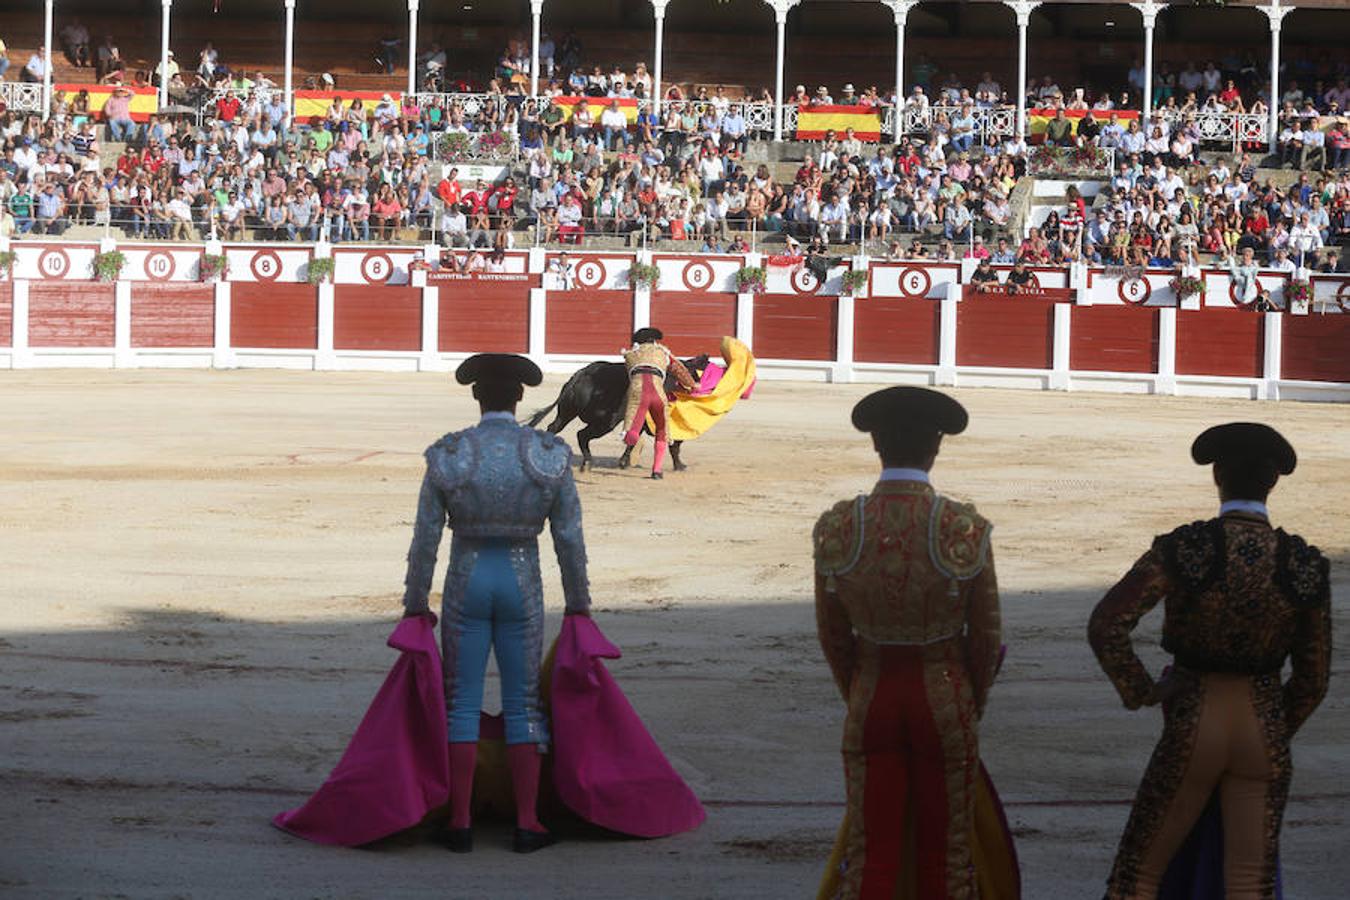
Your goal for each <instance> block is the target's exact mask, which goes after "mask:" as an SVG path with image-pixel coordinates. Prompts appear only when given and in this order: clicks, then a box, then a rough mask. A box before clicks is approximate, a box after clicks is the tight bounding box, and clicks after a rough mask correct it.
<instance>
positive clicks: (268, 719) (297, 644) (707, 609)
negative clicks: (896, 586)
mask: <svg viewBox="0 0 1350 900" xmlns="http://www.w3.org/2000/svg"><path fill="white" fill-rule="evenodd" d="M1347 562H1350V560H1347V559H1346V558H1344V557H1342V558H1340V559H1338V560H1336V561H1335V562H1334V564H1333V565H1334V566H1335V567H1336V569H1335V571H1336V573H1338V574H1339V573H1343V572H1344V571H1345V566H1346V564H1347ZM1104 588H1105V585H1102V586H1100V587H1098V588H1093V589H1091V590H1088V589H1084V590H1078V591H1044V592H1042V591H1016V590H1005V593H1004V598H1003V605H1004V620H1005V638H1006V640H1007V643H1008V645H1009V652H1008V658H1007V662H1006V664H1005V666H1004V670H1003V673H1002V675H1001V677H1000V680H999V683H998V685H997V686H996V687H995V690H994V694H993V697H992V699H991V706H990V712H989V714H988V716H987V717H986V719H985V721H984V723H983V724H982V743H983V753H984V757H985V760H986V763H987V765H988V767H989V769H990V771H991V773H992V775H993V777H994V779H995V781H996V783H997V784H998V787H999V789H1000V791H1001V793H1002V794H1003V797H1004V800H1005V802H1006V804H1007V807H1008V815H1009V819H1010V822H1011V825H1012V827H1013V830H1014V833H1015V835H1016V836H1017V838H1018V849H1019V852H1020V854H1021V857H1022V865H1023V880H1024V885H1025V888H1026V891H1027V894H1026V896H1028V897H1081V896H1091V895H1093V894H1094V893H1095V892H1096V891H1098V890H1099V889H1100V886H1101V884H1102V880H1103V879H1104V877H1105V874H1106V871H1107V868H1108V866H1109V862H1110V859H1111V855H1112V853H1113V850H1114V845H1115V841H1116V839H1117V837H1118V836H1119V832H1120V829H1121V826H1122V825H1123V822H1124V817H1125V815H1126V812H1127V809H1128V802H1129V799H1130V797H1131V795H1132V792H1133V789H1134V787H1135V784H1136V783H1137V779H1138V776H1139V773H1140V772H1141V771H1142V769H1143V766H1144V763H1145V761H1146V759H1147V755H1148V752H1149V749H1150V748H1151V746H1152V742H1153V739H1154V738H1155V737H1156V733H1157V725H1158V723H1157V719H1156V717H1155V716H1154V715H1151V714H1148V713H1141V714H1133V715H1131V714H1127V713H1126V712H1125V711H1124V710H1123V709H1122V708H1121V707H1120V705H1119V703H1118V701H1117V699H1116V697H1115V695H1114V693H1113V692H1112V690H1111V689H1110V687H1109V685H1108V683H1107V681H1106V680H1105V678H1104V677H1103V676H1101V674H1100V672H1099V671H1098V670H1097V668H1096V665H1095V661H1094V660H1093V658H1092V656H1091V653H1090V651H1089V649H1088V648H1087V645H1086V641H1085V639H1084V633H1083V631H1084V624H1085V622H1086V617H1087V614H1088V611H1089V610H1090V609H1091V605H1092V604H1093V603H1094V602H1095V601H1096V599H1097V598H1098V597H1099V596H1100V595H1101V591H1102V590H1103V589H1104ZM363 607H364V608H365V610H366V612H367V613H368V612H369V611H372V610H371V606H370V605H369V604H363ZM388 608H389V610H390V612H389V614H388V615H384V616H380V617H378V618H375V617H371V616H369V615H368V614H364V615H362V616H361V617H359V618H351V619H332V618H325V619H310V620H303V621H288V622H265V621H257V620H246V619H239V618H233V617H230V616H227V615H224V614H220V613H198V612H185V611H171V610H163V609H130V610H125V611H123V612H122V613H121V616H120V621H119V622H118V625H117V627H115V628H111V629H105V630H67V631H61V632H57V633H38V632H11V633H8V634H4V635H0V649H3V651H4V653H3V656H2V657H0V735H2V736H3V744H4V746H5V747H6V748H7V752H6V753H5V758H4V762H3V769H0V783H3V785H4V788H5V790H6V791H7V793H8V794H9V795H10V797H11V799H12V803H13V806H12V807H11V808H12V809H14V810H16V811H17V814H16V815H12V816H7V817H5V819H4V820H3V824H2V825H0V843H3V845H4V846H5V847H6V848H7V852H6V853H5V854H4V855H3V857H0V887H3V888H4V892H5V893H6V894H7V895H11V894H12V895H13V896H31V897H39V896H40V897H53V896H76V895H85V894H87V893H88V892H89V891H90V890H96V891H97V892H99V893H104V892H106V893H108V894H118V893H122V894H126V895H129V896H151V895H153V896H158V895H167V894H173V895H189V896H193V897H199V896H200V897H211V896H239V895H248V896H251V897H262V896H278V897H281V896H296V895H297V892H303V893H304V894H305V895H307V896H338V895H341V896H413V895H418V894H421V893H424V892H426V890H427V889H428V887H429V886H431V885H433V884H438V883H445V880H446V879H451V880H452V882H453V884H454V886H455V890H454V891H453V893H454V894H455V895H456V896H474V897H587V898H597V897H614V898H623V897H633V896H639V895H642V896H646V895H649V894H648V892H649V891H650V889H651V885H653V884H663V885H665V886H666V887H665V889H664V891H663V896H670V897H680V898H684V897H690V898H696V897H708V898H712V897H718V898H725V897H747V898H749V897H768V896H774V897H799V896H809V895H811V893H812V892H813V890H814V885H815V883H816V880H817V878H818V877H819V874H820V869H821V866H822V865H823V864H824V861H825V859H826V857H827V855H828V851H829V846H830V843H831V841H832V839H833V836H834V830H835V828H836V826H837V824H838V821H839V818H840V816H841V814H842V797H843V791H842V778H841V773H840V767H839V757H838V750H837V748H838V742H839V733H840V724H841V720H842V704H841V703H840V702H839V700H838V697H837V695H836V692H835V690H834V687H833V685H832V684H831V683H830V681H829V677H828V674H827V671H826V669H825V666H824V663H823V660H822V658H821V656H820V651H819V648H818V645H817V643H816V638H815V627H814V614H813V611H812V609H811V606H810V604H809V603H806V602H780V603H770V604H746V605H734V606H728V605H721V606H698V607H697V608H695V607H693V606H687V605H684V604H682V603H681V602H680V600H678V599H671V600H669V601H668V602H664V603H660V604H655V605H653V606H651V607H650V608H644V609H636V610H635V609H632V608H625V609H607V608H606V607H605V605H604V604H603V603H598V604H597V607H596V609H595V616H596V620H597V622H598V623H599V624H600V625H601V627H602V628H603V629H604V630H605V631H606V633H607V634H608V635H609V636H610V637H611V639H613V640H614V641H615V642H616V643H617V644H619V646H620V647H622V648H623V649H624V651H625V655H624V658H623V659H621V660H618V661H615V662H614V663H613V664H612V665H611V671H612V672H613V673H614V674H615V676H616V677H617V678H618V680H619V682H620V684H621V685H622V686H623V688H624V689H625V691H626V692H627V694H628V696H629V698H630V700H631V701H632V702H633V704H634V706H635V707H636V708H637V710H638V711H639V713H641V714H642V716H643V718H644V719H645V721H646V722H647V724H648V726H649V727H650V729H651V730H652V732H653V734H654V736H655V737H656V738H657V740H658V741H659V742H660V743H661V745H662V747H663V748H664V750H665V751H666V753H667V754H668V756H669V757H670V759H671V761H672V763H673V764H674V765H675V767H676V768H677V769H678V770H679V771H680V773H681V774H682V775H683V776H684V777H685V778H686V780H688V782H689V783H690V785H691V786H692V787H693V788H694V790H695V791H696V792H697V793H698V794H699V796H700V797H701V798H702V799H703V800H704V801H705V803H706V805H707V806H708V811H709V818H708V821H707V823H705V825H704V826H703V827H702V828H700V829H699V830H698V831H696V832H694V833H692V834H686V835H681V836H678V837H675V838H671V839H666V840H659V841H654V842H646V841H627V840H625V841H616V840H610V839H606V838H602V837H598V836H595V835H589V836H588V835H579V836H574V839H573V840H570V841H568V842H566V843H564V844H562V845H560V846H559V847H557V848H554V849H551V850H549V851H547V852H546V853H543V854H538V855H536V856H534V857H530V858H527V859H524V860H520V859H518V858H512V859H511V861H510V864H509V865H505V863H506V862H507V858H506V857H504V856H503V854H505V853H506V852H507V850H506V846H507V841H508V833H507V831H506V829H505V828H504V827H501V826H483V827H481V828H480V835H479V839H478V846H479V850H478V851H476V852H475V853H474V854H473V855H472V856H470V857H455V858H453V859H452V858H450V857H448V856H447V854H445V852H444V851H443V850H440V849H439V848H438V847H436V846H435V845H433V844H430V843H426V842H418V841H416V840H415V839H410V838H400V839H395V840H393V841H387V842H385V843H384V844H382V845H381V848H380V849H379V851H378V852H374V853H370V852H358V851H350V850H339V849H334V848H327V847H319V846H315V845H310V844H307V843H305V842H303V841H300V840H297V839H295V838H292V837H289V836H287V835H284V834H282V833H281V832H278V831H275V830H273V829H272V828H270V827H269V825H268V820H269V819H270V817H271V816H272V815H273V814H274V813H276V812H278V811H280V810H281V809H285V808H289V807H292V806H296V805H298V804H299V803H300V802H302V801H303V799H304V798H305V797H306V796H308V794H309V793H310V792H311V791H312V790H313V789H314V788H316V787H317V786H318V784H319V783H320V782H321V781H322V780H323V778H324V777H325V776H326V774H327V772H328V771H329V769H330V768H331V767H332V765H333V764H334V763H335V762H336V760H337V758H338V756H339V755H340V753H341V750H342V748H343V746H344V745H345V743H346V740H347V738H348V737H349V736H350V734H351V731H352V730H353V728H354V727H355V725H356V722H357V721H358V720H359V718H360V715H361V713H362V712H363V711H364V709H365V707H366V704H367V703H368V702H369V700H370V698H371V697H372V696H373V695H374V692H375V690H376V688H377V687H378V685H379V683H380V682H381V680H382V679H383V677H384V674H385V673H386V671H387V669H388V667H389V666H390V665H391V664H392V662H393V659H394V653H393V651H391V650H389V649H388V648H387V647H386V646H385V645H384V640H385V638H386V637H387V636H388V633H389V632H390V631H391V630H392V627H393V625H394V623H395V620H396V617H397V598H396V597H393V596H391V597H389V598H388ZM1347 624H1350V623H1347V621H1346V616H1345V615H1344V614H1341V615H1339V616H1338V621H1337V622H1336V626H1337V628H1338V629H1343V628H1344V627H1346V625H1347ZM548 625H549V633H550V634H552V633H556V629H557V620H556V617H555V616H550V617H549V623H548ZM1156 631H1157V628H1156V622H1150V623H1149V626H1148V627H1146V628H1145V629H1143V632H1142V633H1143V635H1144V636H1145V641H1146V642H1149V641H1153V640H1156V638H1155V636H1156ZM1147 658H1148V660H1149V662H1150V664H1151V665H1153V664H1155V663H1157V662H1158V661H1159V660H1160V658H1161V657H1160V656H1159V654H1158V653H1156V652H1152V653H1150V654H1149V655H1148V657H1147ZM1335 669H1336V675H1343V674H1344V673H1345V671H1346V669H1347V666H1346V655H1345V652H1344V651H1339V652H1338V655H1337V657H1336V664H1335ZM1334 683H1335V681H1333V684H1334ZM489 690H490V691H491V686H490V688H489ZM494 703H495V697H493V696H492V695H491V693H490V695H489V699H488V707H489V708H491V707H492V705H493V704H494ZM1347 734H1350V710H1348V709H1347V704H1346V703H1345V702H1344V700H1343V699H1342V698H1340V697H1337V696H1336V695H1335V694H1334V693H1333V696H1332V697H1329V698H1328V700H1327V702H1326V703H1325V704H1324V706H1323V708H1322V709H1321V710H1320V711H1319V712H1318V713H1317V714H1316V715H1315V716H1314V717H1313V719H1312V721H1311V722H1310V723H1309V725H1308V726H1307V728H1306V730H1305V732H1304V733H1302V734H1300V736H1299V739H1298V741H1297V742H1296V744H1295V765H1296V776H1295V782H1294V799H1293V801H1292V802H1291V805H1290V810H1289V814H1288V817H1287V820H1286V830H1285V843H1284V847H1285V867H1286V877H1287V881H1288V884H1289V885H1290V888H1291V890H1292V891H1294V896H1298V897H1300V898H1310V900H1317V898H1326V900H1330V898H1332V897H1335V896H1338V892H1339V890H1340V888H1339V885H1340V883H1341V882H1340V879H1339V878H1338V877H1337V875H1336V873H1337V872H1338V871H1340V870H1341V869H1342V865H1341V863H1340V862H1339V854H1340V852H1341V850H1340V848H1343V846H1344V840H1345V836H1346V834H1347V832H1348V831H1350V824H1347V822H1346V819H1345V814H1344V812H1343V810H1344V807H1345V801H1346V800H1347V799H1350V794H1348V793H1347V792H1346V791H1345V789H1344V785H1343V784H1342V783H1341V782H1340V781H1339V780H1338V779H1337V778H1336V777H1335V775H1334V774H1333V773H1334V772H1336V771H1338V769H1339V755H1340V751H1339V749H1338V748H1339V747H1343V746H1344V741H1345V739H1346V736H1347Z"/></svg>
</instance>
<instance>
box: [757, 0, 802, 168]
mask: <svg viewBox="0 0 1350 900" xmlns="http://www.w3.org/2000/svg"><path fill="white" fill-rule="evenodd" d="M764 2H765V3H767V4H769V5H770V6H772V7H773V17H774V22H775V23H777V25H778V61H777V65H776V67H775V70H774V95H773V99H774V104H775V109H774V114H773V139H774V140H775V141H781V140H783V107H784V105H785V102H784V97H783V65H784V60H783V49H784V45H785V42H786V40H787V14H788V10H790V9H792V7H794V6H796V5H797V3H798V2H799V0H764Z"/></svg>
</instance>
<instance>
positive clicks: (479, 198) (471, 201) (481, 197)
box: [460, 179, 492, 215]
mask: <svg viewBox="0 0 1350 900" xmlns="http://www.w3.org/2000/svg"><path fill="white" fill-rule="evenodd" d="M491 196H492V192H491V191H489V190H488V187H487V184H486V183H485V182H484V181H483V180H482V179H479V181H478V184H477V186H476V187H475V188H474V189H473V190H472V191H469V192H468V193H467V194H465V195H464V197H463V199H462V200H461V201H460V202H462V203H464V204H465V205H467V206H468V207H469V214H470V215H477V214H478V213H480V212H482V211H483V210H485V209H487V205H488V198H489V197H491Z"/></svg>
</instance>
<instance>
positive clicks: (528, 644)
mask: <svg viewBox="0 0 1350 900" xmlns="http://www.w3.org/2000/svg"><path fill="white" fill-rule="evenodd" d="M455 378H456V380H457V381H458V382H459V383H460V384H472V385H473V395H474V398H475V399H477V400H478V404H479V407H480V409H481V411H482V419H481V420H480V421H479V423H478V424H477V425H476V426H474V427H473V428H468V429H465V430H463V431H457V432H454V433H452V434H447V435H446V436H445V437H443V438H441V439H440V440H439V441H437V442H436V443H434V444H432V445H431V446H430V447H429V448H427V451H426V460H427V470H426V475H425V477H424V478H423V480H422V491H421V496H420V498H419V500H418V506H417V522H416V525H415V527H414V531H413V540H412V546H411V547H410V548H409V550H408V574H407V578H406V580H405V584H406V586H407V591H406V593H405V594H404V597H403V605H404V607H405V610H406V613H405V614H406V615H409V616H415V615H421V614H423V613H425V612H427V593H428V591H429V590H430V588H431V581H432V577H433V573H434V570H435V567H436V551H437V547H438V546H439V544H440V541H441V532H442V531H443V530H444V529H445V528H446V527H449V528H450V530H451V532H452V533H453V537H452V540H451V544H450V570H449V573H448V574H447V576H446V580H445V592H444V595H443V598H442V619H441V621H442V625H441V644H442V653H443V655H444V659H445V680H446V689H445V698H446V706H447V710H448V719H449V742H450V827H449V830H448V831H447V832H446V835H445V843H446V846H447V847H449V849H451V850H454V851H456V852H468V851H469V850H471V849H472V846H473V840H472V831H471V830H470V812H469V810H470V800H471V794H472V790H473V772H474V764H475V761H476V754H477V748H478V721H479V715H480V712H481V708H482V703H483V680H484V674H485V670H486V668H487V661H488V652H489V651H490V650H491V651H493V652H494V653H495V654H496V657H497V667H498V669H499V671H500V672H501V682H502V718H503V719H504V720H505V725H506V744H507V756H508V761H509V764H510V769H511V779H512V786H513V788H514V793H515V797H516V832H515V843H514V849H515V850H516V852H518V853H529V852H532V851H534V850H538V849H541V848H543V847H546V846H548V845H549V844H551V843H553V837H552V835H550V834H549V832H548V831H546V830H545V829H544V827H543V826H542V825H541V824H540V823H539V818H538V815H537V812H536V809H535V805H536V799H537V796H538V792H539V769H540V761H541V756H542V754H543V753H544V752H545V751H546V750H547V748H548V742H549V734H548V722H547V720H546V718H545V717H544V715H543V714H542V713H541V711H540V706H539V695H538V685H539V667H540V659H541V656H542V652H543V628H544V588H543V583H542V581H541V580H540V576H539V546H538V541H537V537H538V535H539V533H540V532H541V531H543V529H544V521H545V520H546V519H547V520H548V523H549V529H550V531H551V532H552V535H553V546H554V549H555V551H556V553H557V557H558V567H559V569H561V571H562V583H563V597H564V599H565V602H566V612H567V614H568V615H587V614H588V613H589V610H590V603H591V601H590V593H589V588H588V583H587V578H586V548H585V543H584V541H583V538H582V531H581V503H580V500H579V499H578V497H577V489H576V485H575V484H574V482H573V481H572V466H571V451H570V450H569V449H568V447H567V445H566V444H565V443H564V442H562V441H561V440H559V439H558V438H557V437H555V436H554V435H552V434H549V433H547V432H544V431H536V430H534V429H532V428H526V427H523V426H520V425H518V424H516V418H515V410H516V404H517V403H519V402H520V399H521V397H522V396H523V394H524V388H523V385H528V386H530V387H534V386H536V385H538V384H539V383H540V381H542V380H543V375H542V373H541V372H540V371H539V367H538V366H536V365H535V364H534V363H532V362H530V361H529V360H528V359H525V358H524V357H521V356H514V355H510V354H480V355H478V356H473V357H470V358H469V359H467V360H465V361H464V362H463V364H461V365H460V367H459V369H458V370H457V371H456V372H455Z"/></svg>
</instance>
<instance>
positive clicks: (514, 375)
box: [455, 353, 544, 387]
mask: <svg viewBox="0 0 1350 900" xmlns="http://www.w3.org/2000/svg"><path fill="white" fill-rule="evenodd" d="M455 380H456V381H458V382H459V383H460V384H476V383H478V382H480V381H510V382H513V383H515V384H523V385H525V386H526V387H534V386H535V385H537V384H539V382H541V381H543V380H544V373H543V372H541V371H539V367H538V366H536V365H535V364H534V363H532V362H530V361H529V360H528V359H526V358H525V357H523V356H517V355H516V354H514V353H479V354H478V355H476V356H470V357H469V358H468V359H466V360H464V362H462V363H460V364H459V368H458V369H456V370H455Z"/></svg>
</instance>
